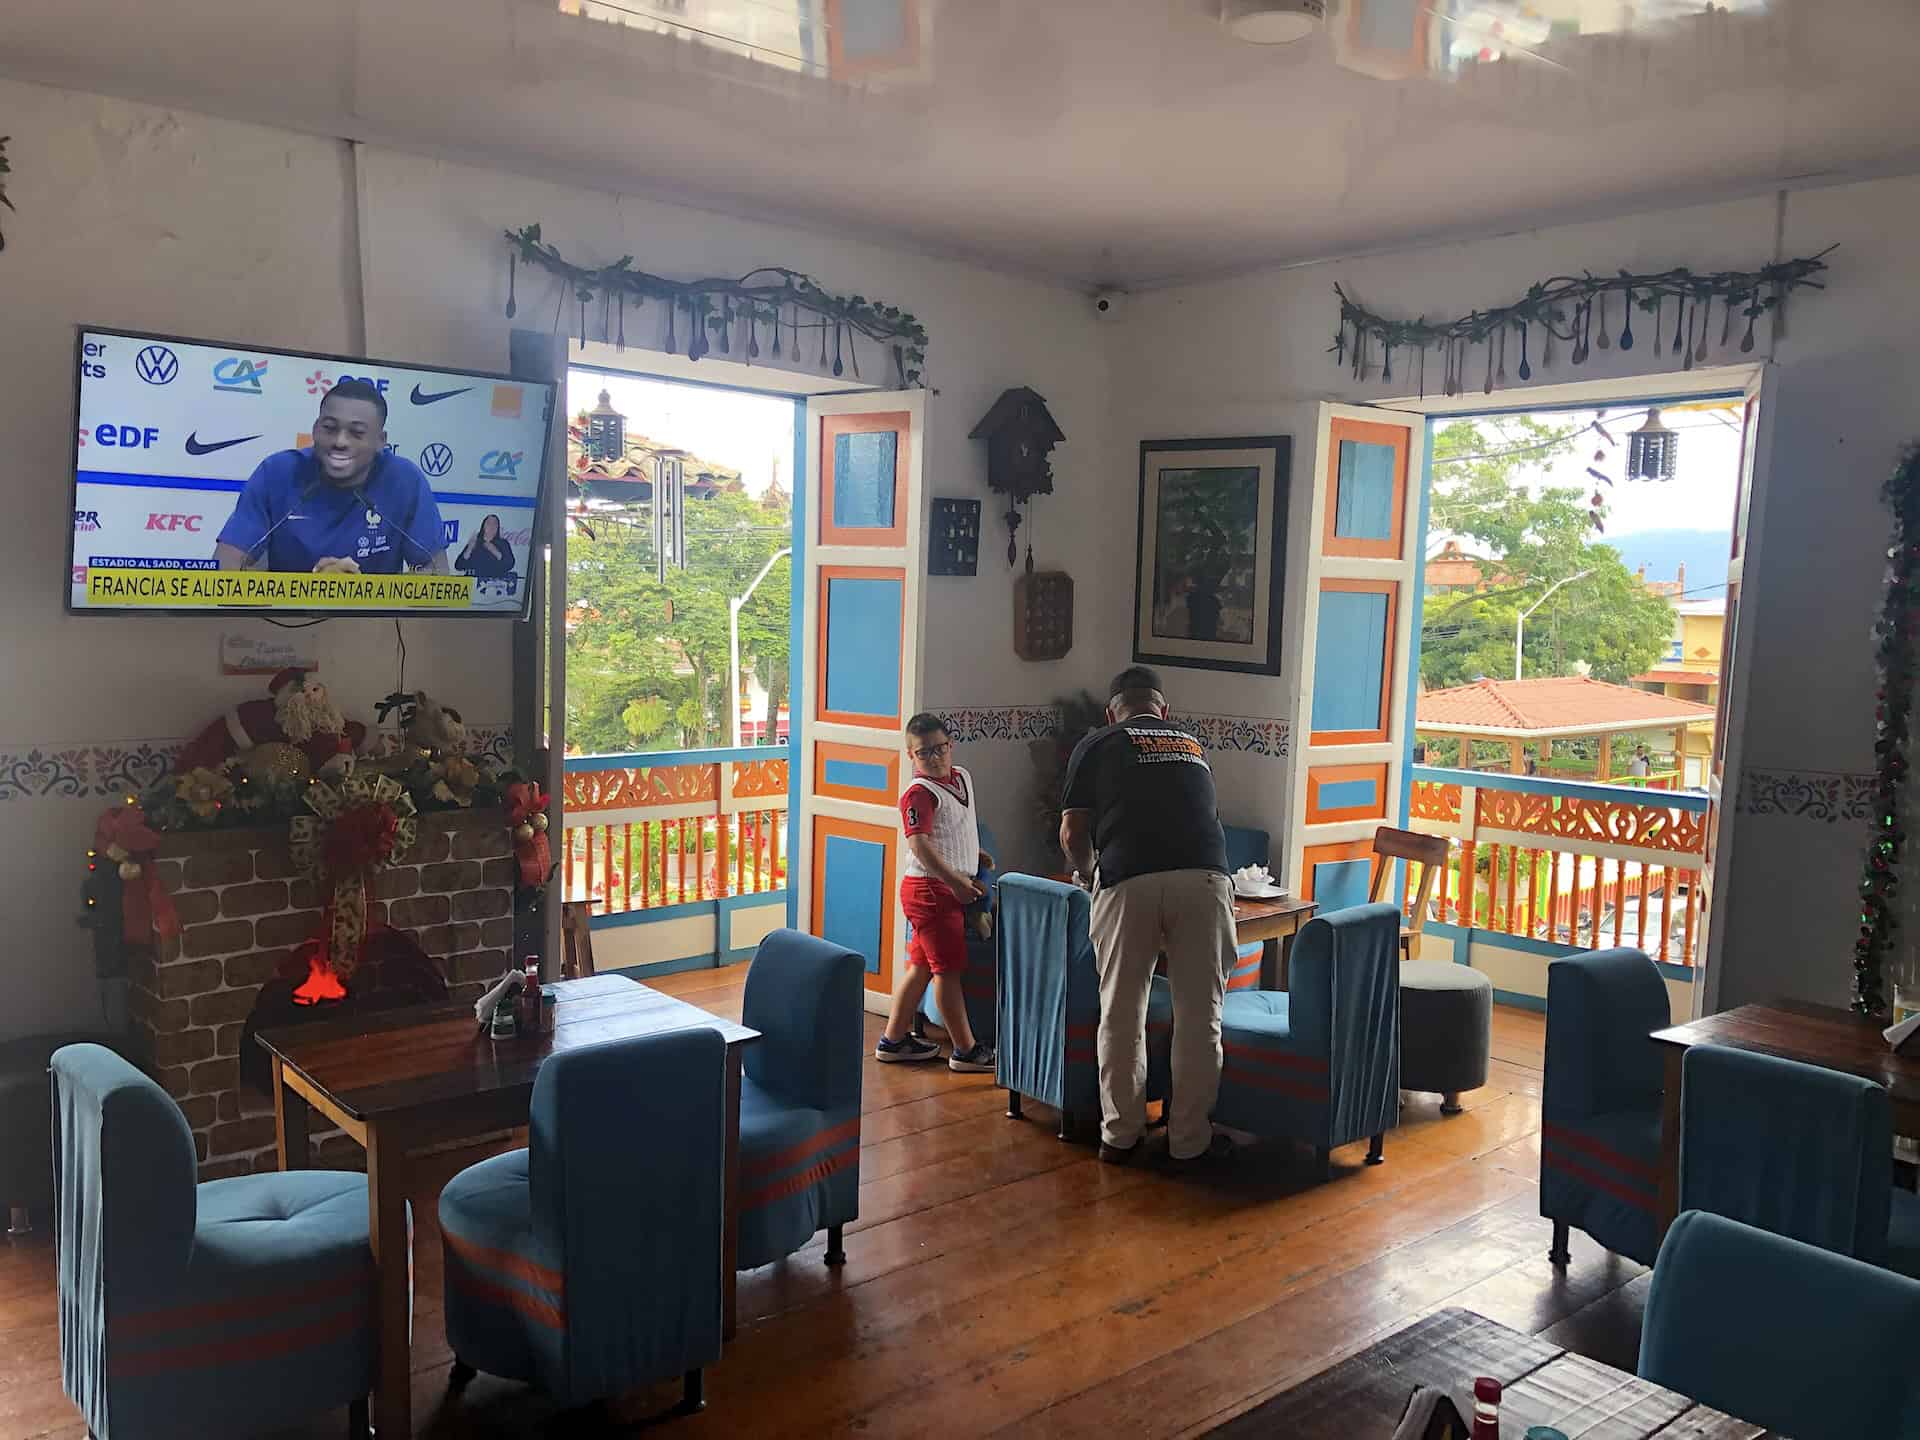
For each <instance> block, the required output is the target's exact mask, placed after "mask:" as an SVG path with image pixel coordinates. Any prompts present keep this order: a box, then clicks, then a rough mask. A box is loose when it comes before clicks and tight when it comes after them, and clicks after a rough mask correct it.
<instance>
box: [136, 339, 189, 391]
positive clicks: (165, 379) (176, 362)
mask: <svg viewBox="0 0 1920 1440" xmlns="http://www.w3.org/2000/svg"><path fill="white" fill-rule="evenodd" d="M133 369H134V373H135V374H137V375H138V376H139V377H140V378H141V379H142V380H144V381H146V382H147V384H149V385H171V384H172V383H173V380H174V377H175V376H176V375H178V374H179V373H180V357H179V356H178V355H176V354H174V353H173V351H171V350H169V349H168V348H167V347H166V346H164V345H149V346H147V348H146V349H144V350H142V351H141V352H140V353H139V354H138V355H136V356H134V357H133Z"/></svg>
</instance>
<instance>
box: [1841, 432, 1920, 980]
mask: <svg viewBox="0 0 1920 1440" xmlns="http://www.w3.org/2000/svg"><path fill="white" fill-rule="evenodd" d="M1880 493H1881V495H1882V496H1883V497H1885V499H1886V501H1887V504H1888V505H1889V506H1890V507H1891V508H1892V510H1893V522H1894V523H1893V544H1892V545H1890V546H1888V547H1887V594H1886V600H1885V602H1884V603H1883V604H1882V606H1881V609H1880V620H1879V623H1878V624H1877V625H1875V626H1874V631H1873V638H1874V662H1875V666H1876V668H1877V669H1878V671H1879V676H1880V686H1879V689H1877V690H1876V691H1875V692H1874V702H1875V708H1874V742H1873V756H1874V785H1873V818H1872V836H1871V838H1870V839H1869V840H1868V842H1867V858H1866V864H1865V867H1864V873H1863V874H1862V875H1861V877H1860V936H1859V938H1858V939H1857V940H1855V941H1854V945H1853V1008H1854V1009H1855V1010H1856V1011H1858V1012H1859V1013H1861V1014H1863V1015H1881V1014H1884V1013H1885V1012H1886V1011H1887V1008H1888V1005H1887V1000H1888V996H1887V986H1886V975H1885V965H1886V956H1887V948H1888V946H1889V945H1890V943H1891V941H1892V933H1893V930H1894V928H1895V924H1896V922H1895V919H1894V913H1893V911H1894V904H1895V899H1896V895H1897V892H1898V889H1899V884H1898V881H1897V880H1896V878H1895V877H1896V876H1897V875H1898V873H1899V870H1900V856H1901V851H1902V849H1903V848H1904V847H1905V845H1906V839H1907V836H1906V824H1905V810H1906V789H1907V742H1908V740H1909V739H1910V738H1911V721H1912V716H1913V685H1914V679H1915V675H1914V663H1915V659H1916V654H1917V653H1920V647H1917V646H1916V639H1920V637H1916V634H1915V631H1916V629H1920V446H1917V447H1915V448H1914V449H1911V450H1909V451H1908V452H1907V453H1906V455H1905V456H1904V457H1903V458H1902V459H1901V462H1900V466H1899V468H1898V469H1896V470H1895V471H1894V472H1893V475H1892V476H1891V477H1890V478H1889V479H1888V480H1887V483H1886V484H1885V485H1883V486H1882V487H1881V490H1880Z"/></svg>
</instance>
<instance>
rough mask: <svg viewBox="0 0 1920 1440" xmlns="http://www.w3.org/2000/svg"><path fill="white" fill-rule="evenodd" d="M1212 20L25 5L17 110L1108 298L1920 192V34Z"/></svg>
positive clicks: (863, 7) (1472, 4) (1421, 2)
mask: <svg viewBox="0 0 1920 1440" xmlns="http://www.w3.org/2000/svg"><path fill="white" fill-rule="evenodd" d="M1208 4H1209V0H617V3H613V0H319V3H312V0H308V3H301V4H296V3H293V0H192V3H183V0H168V3H163V4H155V3H154V0H61V3H59V4H43V5H29V4H26V3H24V0H21V3H11V4H5V5H0V74H5V75H8V76H11V77H13V78H17V79H23V80H29V81H35V82H38V83H42V84H50V85H60V86H68V87H72V88H76V89H89V90H96V91H101V92H105V93H108V94H113V95H122V96H127V97H130V98H135V99H144V100H151V101H157V102H160V103H165V104H173V105H178V106H182V107H185V108H190V109H195V110H201V111H207V112H211V113H215V114H221V115H229V116H235V117H240V118H244V119H251V120H257V121H262V122H268V123H274V124H279V125H284V126H287V127H290V128H293V129H297V130H303V131H309V132H313V133H318V134H325V135H336V136H348V137H352V138H356V139H362V140H368V141H373V142H377V143H382V144H388V145H395V146H399V147H403V148H409V149H416V150H420V151H424V152H428V153H434V154H443V155H450V156H455V157H458V158H463V159H468V160H472V161H474V162H476V163H480V164H486V165H492V166H496V167H504V168H508V169H514V170H520V171H525V172H528V173H532V174H543V175H548V176H552V177H554V178H564V179H567V180H571V181H585V182H588V183H594V184H599V185H603V186H605V187H606V188H609V189H617V190H627V191H643V192H647V193H652V194H658V195H665V196H669V197H674V198H680V199H685V200H689V201H693V202H696V203H701V204H707V205H712V206H715V207H717V208H721V209H724V210H727V211H730V212H733V213H737V214H752V215H756V216H764V217H767V218H771V219H780V220H788V221H796V222H801V223H807V224H812V225H816V226H822V227H828V228H831V229H835V230H839V231H843V232H845V233H847V234H858V235H860V236H861V237H863V238H869V239H872V238H889V239H894V240H898V241H905V242H907V243H910V244H912V245H915V246H916V247H919V248H923V249H928V250H932V251H936V252H939V253H947V254H959V255H965V256H969V257H973V258H977V259H980V260H983V261H986V262H988V263H990V264H994V265H998V266H1001V267H1005V268H1012V269H1017V270H1022V271H1026V272H1032V273H1039V274H1045V275H1048V276H1052V277H1056V278H1060V279H1065V280H1069V281H1072V282H1075V283H1080V284H1089V285H1091V284H1101V283H1106V284H1118V285H1122V286H1140V285H1146V284H1153V283H1160V282H1164V281H1167V280H1170V279H1176V278H1190V277H1195V276H1199V275H1205V274H1213V273H1219V272H1222V271H1227V270H1232V269H1237V268H1242V267H1248V266H1254V265H1261V264H1271V263H1276V262H1288V261H1297V260H1303V259H1310V258H1316V257H1322V256H1326V255H1332V254H1346V253H1352V252H1355V251H1364V250H1374V249H1379V248H1383V247H1386V246H1390V245H1395V244H1405V243H1408V242H1410V241H1414V240H1418V239H1424V238H1430V237H1437V236H1441V235H1457V234H1468V233H1482V232H1486V231H1490V230H1497V229H1505V228H1513V227H1516V226H1522V225H1537V224H1542V223H1549V222H1553V221H1560V220H1571V219H1577V218H1584V217H1587V216H1592V215H1596V214H1602V213H1608V212H1611V211H1615V210H1623V209H1651V208H1655V207H1658V206H1662V205H1668V204H1673V203H1677V202H1684V201H1686V200H1689V199H1705V198H1718V197H1721V196H1725V195H1729V194H1737V193H1745V192H1752V191H1756V190H1761V189H1766V188H1771V187H1772V186H1774V185H1776V184H1779V183H1782V182H1788V181H1795V182H1798V181H1804V180H1806V179H1809V178H1814V177H1844V176H1847V175H1853V174H1870V173H1882V172H1886V171H1890V170H1909V169H1920V128H1917V127H1916V126H1915V125H1914V124H1913V123H1912V119H1911V117H1912V115H1913V113H1914V112H1913V101H1912V88H1913V83H1914V80H1913V77H1914V74H1915V70H1916V62H1920V3H1917V0H1726V3H1723V4H1722V5H1721V6H1720V7H1719V8H1718V9H1714V8H1713V7H1710V6H1706V0H1340V4H1339V7H1338V8H1339V10H1340V12H1341V13H1339V14H1337V15H1336V16H1335V18H1334V19H1333V20H1332V21H1330V23H1329V28H1328V31H1327V32H1326V33H1323V34H1321V35H1319V36H1316V37H1315V38H1313V39H1311V40H1309V41H1306V42H1303V43H1301V44H1299V45H1296V46H1288V47H1275V48H1261V47H1256V46H1250V45H1246V44H1243V43H1241V42H1239V41H1237V40H1235V39H1233V38H1232V37H1230V36H1229V35H1227V34H1226V33H1225V32H1224V31H1223V30H1222V29H1221V28H1220V26H1219V24H1218V23H1217V22H1216V21H1215V20H1214V19H1213V18H1211V16H1210V14H1209V13H1208ZM1729 5H1730V6H1731V8H1730V9H1729V8H1728V7H1729ZM1703 7H1704V8H1706V9H1707V10H1709V11H1711V13H1704V14H1703V13H1701V11H1702V10H1703ZM583 10H584V11H585V12H586V13H584V14H583V13H580V12H582V11H583ZM1529 11H1530V12H1533V13H1532V17H1531V18H1529V17H1528V16H1527V15H1525V14H1524V13H1522V12H1529ZM1503 13H1504V15H1505V18H1506V19H1508V20H1509V21H1517V22H1518V23H1512V24H1509V25H1508V26H1507V27H1506V37H1505V38H1502V39H1496V38H1494V37H1495V27H1496V25H1497V24H1498V22H1499V21H1500V20H1501V19H1502V16H1503ZM1556 17H1557V18H1559V19H1560V20H1561V21H1562V25H1561V28H1560V31H1559V33H1558V34H1557V35H1549V34H1547V33H1546V31H1545V28H1544V26H1545V22H1547V21H1550V20H1552V19H1553V18H1556ZM1622 19H1624V20H1625V21H1626V22H1628V23H1627V24H1626V25H1625V27H1624V28H1622V26H1621V21H1622ZM621 20H625V21H626V22H627V23H618V22H619V21H621ZM1575 26H1577V27H1578V28H1579V32H1580V33H1573V27H1575ZM1596 30H1597V31H1599V32H1600V33H1595V32H1596ZM1409 36H1412V37H1416V40H1415V43H1416V44H1418V45H1420V46H1423V47H1424V52H1423V55H1422V57H1421V58H1410V52H1409V50H1408V48H1407V45H1406V37H1409ZM1367 37H1373V38H1375V39H1376V40H1385V41H1386V42H1387V43H1385V44H1375V45H1373V46H1371V47H1369V46H1368V45H1366V44H1365V43H1364V41H1365V39H1366V38H1367ZM1396 37H1398V38H1397V39H1396ZM1514 37H1518V41H1519V45H1518V46H1517V47H1514V46H1513V45H1512V43H1511V42H1512V41H1513V39H1514ZM1476 46H1484V47H1485V48H1486V49H1487V50H1489V51H1492V50H1496V49H1500V50H1504V52H1505V53H1504V58H1500V59H1498V60H1478V61H1475V60H1473V59H1467V60H1466V61H1465V63H1461V56H1462V55H1463V54H1465V53H1466V52H1470V51H1472V50H1473V49H1474V48H1476ZM876 47H878V50H879V51H880V52H882V53H881V54H880V55H879V56H878V58H875V56H874V54H873V51H874V50H875V48H876ZM863 51H864V52H865V54H864V58H863V55H862V53H860V52H863ZM1428 56H1430V57H1431V58H1427V57H1428ZM4 120H5V117H4V116H0V129H4V128H5V126H4Z"/></svg>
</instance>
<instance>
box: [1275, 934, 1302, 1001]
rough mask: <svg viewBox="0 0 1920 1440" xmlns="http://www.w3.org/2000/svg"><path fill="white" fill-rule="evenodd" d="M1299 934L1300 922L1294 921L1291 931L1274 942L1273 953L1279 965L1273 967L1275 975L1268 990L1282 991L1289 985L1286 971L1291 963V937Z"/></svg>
mask: <svg viewBox="0 0 1920 1440" xmlns="http://www.w3.org/2000/svg"><path fill="white" fill-rule="evenodd" d="M1299 933H1300V922H1299V921H1298V920H1296V921H1294V922H1293V929H1291V930H1289V931H1288V932H1287V933H1286V934H1285V935H1283V936H1282V937H1281V938H1280V939H1278V940H1276V941H1275V942H1274V951H1275V953H1276V954H1277V955H1278V957H1279V962H1280V963H1279V964H1278V965H1277V966H1276V967H1275V970H1276V973H1275V975H1274V977H1273V984H1272V986H1271V987H1269V988H1271V989H1274V990H1284V989H1286V988H1287V985H1288V983H1289V982H1288V976H1287V971H1288V967H1289V966H1290V965H1291V964H1292V961H1293V937H1294V936H1296V935H1298V934H1299Z"/></svg>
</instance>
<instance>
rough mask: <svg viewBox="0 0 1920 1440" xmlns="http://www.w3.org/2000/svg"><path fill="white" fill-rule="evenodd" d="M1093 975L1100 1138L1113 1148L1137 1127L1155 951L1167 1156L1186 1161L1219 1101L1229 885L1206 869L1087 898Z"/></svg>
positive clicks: (1141, 879) (1142, 1116)
mask: <svg viewBox="0 0 1920 1440" xmlns="http://www.w3.org/2000/svg"><path fill="white" fill-rule="evenodd" d="M1091 928H1092V936H1093V949H1094V963H1095V966H1096V968H1097V969H1098V971H1099V974H1100V1029H1099V1032H1098V1056H1099V1062H1100V1120H1101V1125H1100V1138H1101V1139H1102V1140H1104V1141H1105V1142H1106V1143H1107V1144H1109V1145H1112V1146H1114V1147H1115V1148H1117V1149H1122V1150H1125V1149H1130V1148H1132V1147H1133V1146H1134V1145H1137V1144H1139V1143H1140V1135H1141V1132H1142V1131H1144V1130H1145V1129H1146V1126H1147V1049H1146V1030H1147V996H1148V993H1149V992H1150V990H1151V989H1152V986H1153V967H1154V961H1155V960H1156V959H1157V958H1158V956H1159V954H1160V952H1161V951H1162V950H1163V949H1164V950H1165V952H1166V956H1167V984H1168V986H1169V988H1170V989H1171V990H1172V992H1173V1099H1172V1105H1171V1110H1170V1113H1169V1114H1168V1117H1167V1149H1168V1151H1169V1153H1171V1154H1172V1155H1173V1156H1174V1158H1175V1159H1179V1160H1186V1159H1190V1158H1192V1157H1193V1156H1195V1155H1198V1154H1200V1153H1201V1152H1202V1151H1204V1150H1205V1149H1206V1148H1207V1146H1208V1145H1210V1144H1211V1143H1212V1142H1213V1122H1212V1121H1211V1120H1210V1119H1209V1118H1208V1117H1209V1116H1211V1114H1212V1113H1213V1102H1214V1100H1215V1098H1216V1097H1217V1096H1218V1095H1219V1093H1220V1002H1221V1000H1222V998H1223V997H1224V996H1225V995H1226V993H1227V972H1228V970H1229V969H1231V968H1232V964H1233V886H1232V883H1231V882H1230V881H1229V880H1228V879H1227V877H1226V876H1224V875H1221V874H1218V873H1216V872H1214V871H1212V870H1163V871H1158V872H1155V873H1153V874H1149V875H1136V876H1134V877H1133V878H1132V879H1131V880H1122V881H1121V882H1120V883H1119V884H1117V885H1113V886H1102V887H1101V888H1100V889H1098V890H1096V891H1095V892H1094V896H1093V919H1092V927H1091Z"/></svg>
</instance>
